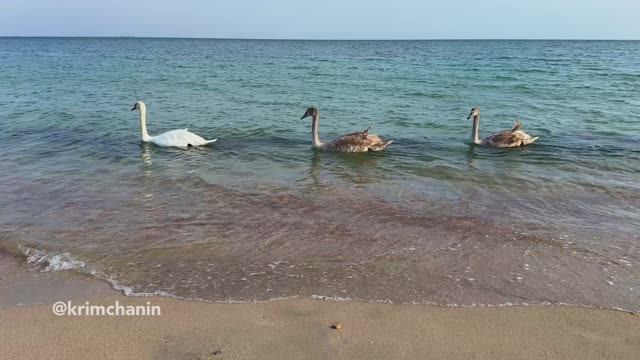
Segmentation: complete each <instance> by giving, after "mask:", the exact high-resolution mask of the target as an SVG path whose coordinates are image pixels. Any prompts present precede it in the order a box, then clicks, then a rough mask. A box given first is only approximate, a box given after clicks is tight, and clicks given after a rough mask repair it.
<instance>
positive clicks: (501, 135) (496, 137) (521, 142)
mask: <svg viewBox="0 0 640 360" xmlns="http://www.w3.org/2000/svg"><path fill="white" fill-rule="evenodd" d="M472 117H473V128H472V131H471V141H473V143H474V144H477V145H486V146H491V147H497V148H510V147H519V146H525V145H529V144H531V143H533V142H534V141H536V140H538V136H536V137H533V136H530V135H529V134H527V133H525V132H524V131H522V130H521V129H522V123H521V122H520V121H516V122H515V124H514V125H513V127H512V128H511V130H503V131H499V132H496V133H493V134H491V135H489V136H487V137H485V138H484V139H480V136H479V128H480V108H477V107H476V108H472V109H471V112H470V113H469V116H467V119H470V118H472Z"/></svg>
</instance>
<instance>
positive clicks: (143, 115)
mask: <svg viewBox="0 0 640 360" xmlns="http://www.w3.org/2000/svg"><path fill="white" fill-rule="evenodd" d="M140 135H141V136H142V141H144V142H149V141H151V136H149V133H148V132H147V107H146V106H144V104H141V105H140Z"/></svg>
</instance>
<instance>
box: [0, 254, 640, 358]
mask: <svg viewBox="0 0 640 360" xmlns="http://www.w3.org/2000/svg"><path fill="white" fill-rule="evenodd" d="M2 267H3V268H2V271H3V272H2V273H3V277H2V279H0V289H1V292H0V323H1V324H2V326H1V327H0V339H2V341H1V342H0V344H1V345H0V353H1V354H2V358H3V359H41V358H47V359H98V358H100V359H106V358H112V359H303V358H305V359H516V358H517V359H637V358H639V357H640V317H639V316H638V315H636V314H630V313H626V312H621V311H613V310H598V309H589V308H578V307H568V306H547V307H540V306H531V307H503V308H446V307H436V306H427V305H391V304H369V303H362V302H356V301H346V302H332V301H322V300H314V299H288V300H281V301H272V302H267V303H254V304H219V303H204V302H198V301H185V300H178V299H174V298H161V297H126V296H123V295H122V294H120V293H119V292H117V291H115V290H112V289H111V288H110V287H109V286H108V285H107V284H106V283H103V282H101V281H98V280H94V279H91V278H87V277H84V276H81V275H77V274H72V273H40V272H37V271H35V270H34V269H28V268H26V267H25V266H23V265H20V264H18V263H17V261H15V260H14V259H12V258H8V257H7V258H5V257H3V266H2ZM61 300H63V301H72V302H73V303H74V304H79V305H82V304H84V303H86V302H89V303H90V304H91V305H105V306H107V305H112V304H115V302H116V301H118V303H119V304H122V305H124V306H127V305H146V304H147V302H149V303H151V304H152V305H159V306H160V307H161V315H160V316H148V317H142V316H140V317H124V316H122V317H109V316H66V315H65V316H56V315H54V314H53V312H52V309H51V306H52V304H53V303H54V302H55V301H61ZM337 324H340V326H339V327H340V329H335V328H333V327H332V326H335V325H337Z"/></svg>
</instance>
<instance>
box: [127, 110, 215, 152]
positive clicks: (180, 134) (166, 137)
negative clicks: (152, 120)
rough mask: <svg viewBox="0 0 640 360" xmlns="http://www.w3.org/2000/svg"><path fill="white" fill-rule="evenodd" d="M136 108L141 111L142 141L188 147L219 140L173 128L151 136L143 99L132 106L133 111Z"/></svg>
mask: <svg viewBox="0 0 640 360" xmlns="http://www.w3.org/2000/svg"><path fill="white" fill-rule="evenodd" d="M134 110H138V111H139V112H140V133H141V134H142V141H144V142H152V143H154V144H156V145H158V146H167V147H169V146H171V147H179V148H187V147H190V146H203V145H207V144H211V143H214V142H216V141H217V140H218V139H213V140H205V139H203V138H202V137H200V136H198V135H196V134H194V133H192V132H189V131H188V129H179V130H171V131H167V132H166V133H162V134H160V135H156V136H149V133H147V107H146V106H145V104H144V103H143V102H142V101H138V102H136V103H135V104H134V105H133V108H131V111H134Z"/></svg>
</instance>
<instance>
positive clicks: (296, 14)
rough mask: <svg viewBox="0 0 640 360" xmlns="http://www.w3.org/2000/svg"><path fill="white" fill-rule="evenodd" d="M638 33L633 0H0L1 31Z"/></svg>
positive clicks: (317, 35)
mask: <svg viewBox="0 0 640 360" xmlns="http://www.w3.org/2000/svg"><path fill="white" fill-rule="evenodd" d="M120 35H135V36H166V37H219V38H296V39H439V38H554V39H556V38H558V39H566V38H569V39H640V0H522V1H518V0H476V1H474V0H442V1H436V0H384V1H381V0H316V1H313V2H312V1H308V0H209V1H206V0H178V1H162V0H158V1H152V0H127V1H125V0H110V1H100V3H98V1H95V0H59V1H56V0H0V36H120Z"/></svg>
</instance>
